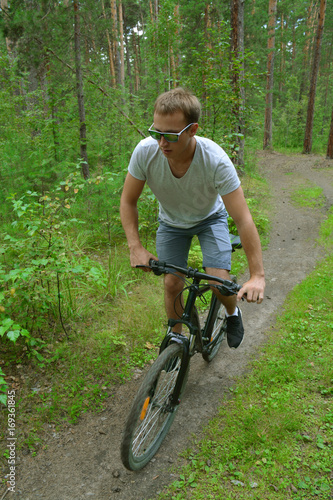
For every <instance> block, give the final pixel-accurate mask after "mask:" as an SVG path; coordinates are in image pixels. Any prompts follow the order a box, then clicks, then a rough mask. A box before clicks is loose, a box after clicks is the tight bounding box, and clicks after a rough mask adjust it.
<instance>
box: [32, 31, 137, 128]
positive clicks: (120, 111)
mask: <svg viewBox="0 0 333 500" xmlns="http://www.w3.org/2000/svg"><path fill="white" fill-rule="evenodd" d="M35 40H36V41H37V42H38V43H40V44H41V45H42V42H41V41H40V40H38V38H36V37H35ZM46 51H47V52H50V53H51V54H52V55H53V56H54V57H55V58H56V59H58V61H60V62H61V63H62V64H64V65H65V66H67V68H69V69H70V70H71V71H72V72H73V73H75V69H74V68H72V66H70V65H69V64H68V63H67V62H66V61H64V60H63V59H61V57H59V56H58V55H57V54H56V53H55V52H54V51H53V50H52V49H50V48H49V47H46ZM87 82H89V83H91V84H92V85H95V86H96V87H97V88H98V90H100V92H102V94H104V95H105V96H106V97H109V98H111V96H110V94H108V93H107V92H106V90H105V89H103V87H101V86H100V85H98V83H96V82H94V81H93V80H91V79H90V78H87ZM112 104H113V106H114V107H115V108H116V109H117V110H118V111H119V113H120V114H121V115H123V117H124V118H126V120H127V121H128V122H129V123H130V124H131V125H132V127H134V128H135V130H136V131H137V132H138V133H139V134H140V135H141V136H142V137H146V136H145V134H144V133H143V132H142V131H141V130H140V129H139V128H138V127H137V126H136V125H135V123H134V122H133V121H132V120H131V119H130V117H129V116H127V114H126V113H124V111H123V110H122V109H121V108H120V107H119V106H118V105H117V104H115V103H114V102H113V100H112Z"/></svg>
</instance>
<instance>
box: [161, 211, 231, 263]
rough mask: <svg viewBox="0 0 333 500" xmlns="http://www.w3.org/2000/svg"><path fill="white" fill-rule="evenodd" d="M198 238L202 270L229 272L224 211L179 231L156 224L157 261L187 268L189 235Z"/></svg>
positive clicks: (225, 214)
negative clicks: (211, 269) (208, 268)
mask: <svg viewBox="0 0 333 500" xmlns="http://www.w3.org/2000/svg"><path fill="white" fill-rule="evenodd" d="M195 235H196V236H198V239H199V242H200V246H201V251H202V256H203V262H202V267H204V268H207V267H211V268H213V269H226V270H227V271H230V269H231V244H230V239H229V229H228V214H227V212H226V211H223V212H218V213H216V214H214V215H211V216H210V217H208V218H207V219H205V220H204V221H202V222H200V223H199V224H197V225H196V226H193V227H191V228H187V229H183V228H177V227H172V226H169V225H168V224H165V223H164V222H162V221H160V226H159V228H158V230H157V234H156V250H157V255H158V258H159V260H161V261H165V262H167V263H170V264H173V265H175V266H181V267H187V259H188V254H189V251H190V246H191V241H192V238H193V236H195Z"/></svg>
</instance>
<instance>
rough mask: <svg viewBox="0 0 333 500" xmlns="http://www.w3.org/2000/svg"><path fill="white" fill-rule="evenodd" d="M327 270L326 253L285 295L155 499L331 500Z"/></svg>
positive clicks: (331, 281)
mask: <svg viewBox="0 0 333 500" xmlns="http://www.w3.org/2000/svg"><path fill="white" fill-rule="evenodd" d="M332 225H333V217H330V218H329V219H328V220H327V222H326V226H330V227H331V229H332ZM331 242H332V240H331ZM332 267H333V255H332V254H331V255H330V256H329V257H327V259H326V260H325V261H324V262H322V263H321V264H320V265H319V266H318V267H317V268H316V270H315V271H314V272H313V273H312V274H311V275H310V276H309V277H308V278H307V279H306V280H305V281H304V282H303V283H302V284H300V285H299V286H297V287H296V288H295V289H294V291H293V292H292V293H291V294H290V296H289V297H288V298H287V300H286V308H285V312H284V314H283V315H282V316H281V317H280V318H279V320H278V322H277V325H276V327H275V328H274V329H273V330H272V331H271V332H270V334H269V340H268V342H267V344H266V345H265V347H264V348H263V351H262V354H261V356H260V358H259V359H258V360H257V361H255V362H253V364H252V366H251V371H250V372H249V375H247V376H246V377H243V378H241V379H240V380H239V381H238V382H237V384H236V386H235V387H234V388H233V390H232V392H233V398H232V399H229V398H226V400H225V401H224V402H223V404H222V406H221V408H220V410H219V415H218V416H217V417H216V418H215V419H214V420H213V421H211V422H210V423H209V425H208V426H207V428H206V430H205V437H204V438H203V439H202V441H200V442H199V443H196V449H195V451H194V450H188V451H187V452H186V454H185V457H184V458H185V461H186V462H187V464H186V465H185V466H183V467H182V468H181V469H180V470H178V471H174V473H176V474H178V479H177V480H176V481H175V482H174V483H173V484H172V485H171V486H170V487H169V488H168V489H166V490H165V491H164V492H163V493H161V495H160V496H159V499H160V500H162V499H169V498H173V499H175V500H177V499H178V500H184V499H220V498H223V500H229V499H230V500H231V499H237V500H242V499H244V500H247V499H249V498H253V499H258V500H259V499H260V500H261V499H263V500H270V499H272V500H273V499H274V500H286V499H289V498H290V499H306V500H310V499H312V498H313V499H315V498H320V499H331V498H332V494H333V459H332V456H333V404H332V403H333V364H332V358H333V335H332V332H333V275H332Z"/></svg>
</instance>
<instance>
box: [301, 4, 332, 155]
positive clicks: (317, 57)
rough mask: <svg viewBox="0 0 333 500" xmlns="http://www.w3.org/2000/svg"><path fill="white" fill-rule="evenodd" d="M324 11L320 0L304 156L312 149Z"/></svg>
mask: <svg viewBox="0 0 333 500" xmlns="http://www.w3.org/2000/svg"><path fill="white" fill-rule="evenodd" d="M325 11H326V0H321V1H320V10H319V20H318V28H317V36H316V43H315V49H314V55H313V65H312V72H311V83H310V93H309V101H308V112H307V118H306V127H305V136H304V146H303V153H304V154H306V153H311V149H312V130H313V116H314V107H315V99H316V88H317V78H318V70H319V62H320V49H321V40H322V36H323V31H324V23H325Z"/></svg>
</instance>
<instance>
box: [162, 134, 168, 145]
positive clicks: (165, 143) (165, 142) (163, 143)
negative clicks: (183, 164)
mask: <svg viewBox="0 0 333 500" xmlns="http://www.w3.org/2000/svg"><path fill="white" fill-rule="evenodd" d="M167 144H169V143H168V141H166V140H165V139H164V135H161V139H160V145H161V146H162V147H163V146H166V145H167Z"/></svg>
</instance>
